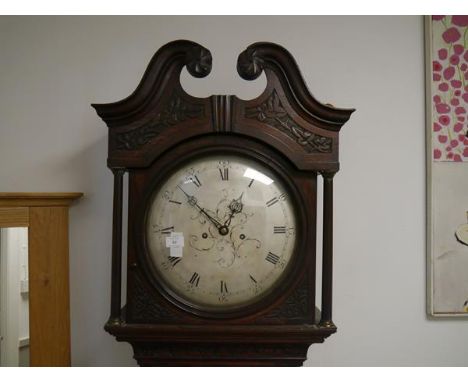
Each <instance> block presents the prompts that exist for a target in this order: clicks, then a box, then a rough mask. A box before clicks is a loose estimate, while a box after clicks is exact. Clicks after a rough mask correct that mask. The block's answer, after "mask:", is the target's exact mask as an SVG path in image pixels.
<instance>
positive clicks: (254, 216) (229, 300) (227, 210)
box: [146, 155, 296, 310]
mask: <svg viewBox="0 0 468 382" xmlns="http://www.w3.org/2000/svg"><path fill="white" fill-rule="evenodd" d="M295 216H296V214H295V210H294V207H293V204H292V201H291V195H290V194H289V193H288V191H287V188H286V187H285V186H284V185H283V182H282V181H281V179H280V178H279V177H277V176H276V175H275V174H274V173H273V172H271V171H270V170H269V169H268V168H267V167H266V166H264V165H262V164H260V163H259V162H256V161H252V160H249V159H246V158H244V157H241V156H233V155H229V156H221V155H217V156H207V157H205V158H202V159H197V160H196V161H192V162H189V163H186V165H185V166H183V167H181V168H179V169H178V170H176V171H174V172H173V173H171V174H170V175H169V176H168V177H167V178H166V179H165V181H163V182H162V185H161V186H160V187H159V188H158V190H157V191H156V192H155V193H154V195H153V197H152V200H151V202H150V205H149V210H148V214H147V223H146V238H147V248H148V250H149V253H150V257H151V259H152V261H153V263H154V266H155V269H156V272H157V277H158V279H159V280H160V281H161V282H162V283H163V284H164V285H165V287H166V289H168V290H170V291H171V294H173V295H174V296H175V297H176V298H178V299H180V300H181V301H182V302H185V303H188V304H191V305H193V306H196V307H198V308H200V309H217V310H223V309H235V308H238V307H243V306H245V305H249V304H251V303H254V302H256V301H258V300H260V299H261V298H262V297H263V296H265V294H267V293H268V292H270V291H271V290H272V289H274V288H275V287H276V286H277V284H278V283H279V282H280V281H281V278H282V275H283V274H284V272H285V271H286V269H287V266H288V264H289V263H290V260H291V257H292V255H293V253H294V248H295V243H296V235H295V232H296V218H295Z"/></svg>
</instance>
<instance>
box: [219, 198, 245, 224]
mask: <svg viewBox="0 0 468 382" xmlns="http://www.w3.org/2000/svg"><path fill="white" fill-rule="evenodd" d="M243 195H244V193H242V194H241V195H240V196H239V197H238V198H237V199H232V202H231V203H229V206H228V208H229V210H230V211H231V213H230V214H229V217H228V218H227V219H226V222H225V223H224V225H226V226H229V225H230V224H231V219H232V218H233V216H234V215H235V214H238V213H240V212H242V208H244V205H243V204H242V201H241V200H242V196H243Z"/></svg>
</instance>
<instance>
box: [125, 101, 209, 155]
mask: <svg viewBox="0 0 468 382" xmlns="http://www.w3.org/2000/svg"><path fill="white" fill-rule="evenodd" d="M202 114H203V106H202V105H196V104H192V103H189V102H187V101H186V100H184V99H182V98H181V97H180V96H178V95H176V94H174V95H173V96H172V97H171V99H170V101H169V103H168V105H167V106H166V108H165V109H163V110H162V111H161V112H159V113H158V114H156V116H154V117H152V118H151V119H150V120H149V121H147V122H145V124H143V125H142V126H140V127H137V128H136V129H133V130H131V131H127V132H124V133H120V134H117V136H116V139H117V148H118V149H120V150H135V149H137V148H139V147H141V146H143V145H145V144H147V143H148V142H149V141H150V140H151V139H153V138H154V137H156V136H157V135H159V133H160V132H161V131H162V130H163V129H164V128H166V127H169V126H174V125H177V124H178V123H181V122H184V121H186V120H187V119H190V118H198V117H200V116H201V115H202Z"/></svg>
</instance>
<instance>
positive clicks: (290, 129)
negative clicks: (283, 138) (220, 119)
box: [245, 90, 333, 153]
mask: <svg viewBox="0 0 468 382" xmlns="http://www.w3.org/2000/svg"><path fill="white" fill-rule="evenodd" d="M245 116H246V117H247V118H252V119H256V120H258V121H260V122H264V123H266V124H268V125H270V126H272V127H274V128H276V129H278V130H280V131H282V132H283V133H285V134H287V135H288V136H289V137H290V138H292V139H294V140H295V141H296V143H298V144H299V145H300V146H301V147H302V148H303V149H304V151H306V152H307V153H330V152H331V151H332V143H333V141H332V139H331V138H329V137H324V136H322V135H319V134H315V133H312V132H310V131H308V130H306V129H304V128H303V127H301V126H299V125H298V124H297V123H296V122H295V121H294V120H293V119H292V118H291V117H290V116H289V114H288V113H287V111H286V110H285V108H284V107H283V105H282V104H281V101H280V99H279V96H278V94H277V93H276V91H275V90H274V91H273V92H272V93H271V95H270V97H268V99H267V100H266V101H265V102H263V103H262V104H260V105H258V106H255V107H251V108H247V109H246V110H245Z"/></svg>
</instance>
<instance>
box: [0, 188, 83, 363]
mask: <svg viewBox="0 0 468 382" xmlns="http://www.w3.org/2000/svg"><path fill="white" fill-rule="evenodd" d="M81 196H83V194H82V193H78V192H73V193H0V228H7V227H28V262H29V338H30V366H70V364H71V355H70V292H69V291H70V289H69V262H68V207H69V206H70V204H71V203H72V202H73V201H74V200H76V199H78V198H80V197H81Z"/></svg>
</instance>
